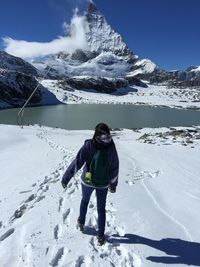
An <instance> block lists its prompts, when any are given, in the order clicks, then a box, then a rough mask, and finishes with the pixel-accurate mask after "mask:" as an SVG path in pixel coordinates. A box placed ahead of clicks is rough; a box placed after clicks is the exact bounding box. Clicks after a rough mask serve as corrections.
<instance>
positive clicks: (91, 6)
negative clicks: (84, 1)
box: [87, 2, 98, 13]
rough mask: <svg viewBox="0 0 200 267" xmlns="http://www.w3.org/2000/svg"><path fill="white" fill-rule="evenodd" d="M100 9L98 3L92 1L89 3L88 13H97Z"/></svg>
mask: <svg viewBox="0 0 200 267" xmlns="http://www.w3.org/2000/svg"><path fill="white" fill-rule="evenodd" d="M97 11H98V9H97V7H96V5H95V4H94V2H90V3H89V5H88V10H87V12H88V13H96V12H97Z"/></svg>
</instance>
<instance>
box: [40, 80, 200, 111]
mask: <svg viewBox="0 0 200 267" xmlns="http://www.w3.org/2000/svg"><path fill="white" fill-rule="evenodd" d="M83 78H85V79H90V77H87V76H86V77H83ZM42 85H43V86H44V87H46V88H48V89H49V90H50V91H51V92H52V93H53V94H55V95H56V97H57V98H58V99H59V100H60V101H61V102H63V103H66V104H81V103H86V104H129V105H131V104H136V105H150V106H166V107H175V108H188V109H198V110H199V109H200V92H199V89H198V88H194V89H191V88H186V89H178V88H171V89H170V90H169V88H168V87H167V86H159V85H149V86H148V88H141V87H139V86H130V87H127V88H121V89H118V90H117V91H116V92H114V93H112V94H105V93H98V94H97V92H96V91H94V90H87V89H88V88H87V87H86V88H85V90H69V89H68V87H67V86H66V88H65V90H63V85H60V82H59V81H56V80H55V81H52V80H44V81H43V82H42Z"/></svg>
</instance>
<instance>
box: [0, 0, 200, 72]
mask: <svg viewBox="0 0 200 267" xmlns="http://www.w3.org/2000/svg"><path fill="white" fill-rule="evenodd" d="M86 2H87V1H86V0H6V1H2V2H1V8H0V38H1V43H0V49H1V50H3V42H2V38H3V37H6V36H8V37H11V38H13V39H17V40H26V41H37V42H49V41H51V40H53V39H55V38H57V36H60V35H63V28H62V24H63V22H64V21H66V22H68V23H69V22H70V19H71V17H72V15H73V9H74V8H75V7H76V6H79V8H80V10H81V11H83V10H84V8H85V7H86ZM95 3H96V5H97V7H98V8H99V9H100V11H101V12H102V13H104V15H105V16H106V19H107V21H108V22H109V23H110V24H111V25H112V27H113V28H114V29H115V30H116V31H117V32H119V33H120V34H121V35H122V36H123V38H124V40H125V41H126V43H127V44H128V46H129V48H130V49H131V50H132V51H133V52H134V53H136V54H137V55H139V57H140V58H149V59H151V60H152V61H154V62H155V63H156V64H157V65H159V66H160V67H161V68H163V69H168V70H169V69H185V68H187V67H188V66H191V65H194V66H196V65H198V66H199V65H200V53H199V52H200V27H199V26H200V22H199V19H200V15H199V10H200V1H199V0H123V1H121V0H109V1H107V0H96V1H95Z"/></svg>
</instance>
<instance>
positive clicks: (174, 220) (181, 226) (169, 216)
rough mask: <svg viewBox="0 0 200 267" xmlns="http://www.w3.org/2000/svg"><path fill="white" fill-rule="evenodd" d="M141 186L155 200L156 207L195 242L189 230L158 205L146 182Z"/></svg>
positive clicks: (142, 182)
mask: <svg viewBox="0 0 200 267" xmlns="http://www.w3.org/2000/svg"><path fill="white" fill-rule="evenodd" d="M141 184H142V185H143V187H144V189H145V190H146V192H147V194H148V195H149V197H150V198H151V199H152V200H153V202H154V204H155V206H156V207H157V208H158V209H159V210H160V211H161V212H162V213H163V214H164V215H165V216H167V217H168V218H169V219H170V220H172V221H173V222H174V223H176V224H177V225H178V226H180V228H182V229H183V230H184V232H185V234H186V235H187V236H188V241H190V242H193V238H192V236H191V234H190V233H189V231H188V229H187V228H186V227H185V226H184V225H183V224H182V223H180V222H179V221H178V220H176V219H175V218H174V217H173V216H171V215H170V214H169V213H167V212H166V211H165V210H163V209H162V208H161V206H160V205H159V204H158V202H157V200H156V199H155V197H154V195H153V194H152V193H151V191H150V190H149V189H148V187H147V185H146V184H145V182H144V181H141Z"/></svg>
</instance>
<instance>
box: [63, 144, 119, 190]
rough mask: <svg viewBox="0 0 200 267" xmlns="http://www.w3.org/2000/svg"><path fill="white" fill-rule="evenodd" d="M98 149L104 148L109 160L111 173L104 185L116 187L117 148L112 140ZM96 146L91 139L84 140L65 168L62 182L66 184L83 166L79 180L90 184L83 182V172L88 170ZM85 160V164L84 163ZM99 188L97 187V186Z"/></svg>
mask: <svg viewBox="0 0 200 267" xmlns="http://www.w3.org/2000/svg"><path fill="white" fill-rule="evenodd" d="M100 149H105V150H106V151H107V153H108V160H109V161H110V166H111V174H110V180H109V184H108V185H107V186H104V187H103V188H105V187H110V188H111V189H113V188H116V186H117V184H118V173H119V158H118V155H117V150H116V147H115V144H114V142H113V141H112V142H111V144H110V145H109V146H107V147H101V148H100ZM96 151H97V147H96V145H95V144H94V142H93V141H92V139H89V140H86V141H85V143H84V145H83V146H82V147H81V149H80V150H79V152H78V154H77V156H76V158H75V159H74V160H73V161H72V163H71V164H70V165H69V167H68V168H67V170H66V172H65V173H64V175H63V178H62V182H63V183H64V184H65V185H67V184H68V183H69V181H70V180H71V178H72V177H73V176H74V175H75V174H76V172H77V171H78V170H80V169H81V168H82V166H83V165H84V168H83V172H82V175H81V181H82V183H83V184H85V185H86V186H92V185H88V184H87V183H85V173H86V172H87V171H88V164H90V162H89V161H90V160H91V159H92V156H93V155H94V154H95V153H96ZM86 162H87V164H86ZM92 187H94V188H95V186H92ZM98 188H99V187H98Z"/></svg>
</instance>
